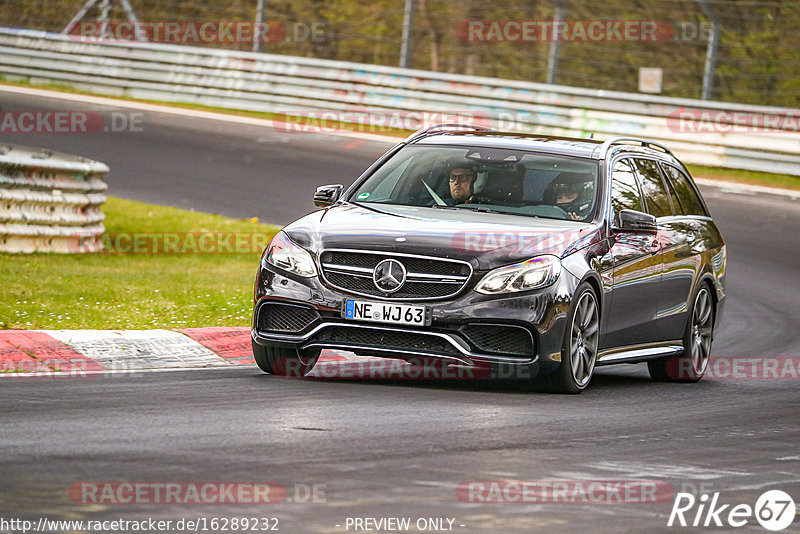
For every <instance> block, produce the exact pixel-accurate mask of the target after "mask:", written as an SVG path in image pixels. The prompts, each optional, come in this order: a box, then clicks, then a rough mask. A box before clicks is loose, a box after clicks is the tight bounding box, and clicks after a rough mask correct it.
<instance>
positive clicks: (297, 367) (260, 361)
mask: <svg viewBox="0 0 800 534" xmlns="http://www.w3.org/2000/svg"><path fill="white" fill-rule="evenodd" d="M251 342H252V345H253V357H254V359H255V360H256V365H258V367H259V369H261V370H262V371H264V372H265V373H269V374H271V375H278V376H293V377H303V376H305V375H307V374H308V373H310V372H311V370H312V369H313V368H314V366H315V365H316V364H317V359H318V358H319V353H320V350H319V349H317V350H314V349H309V350H301V349H290V348H285V347H263V346H261V345H259V344H258V343H256V342H255V341H252V340H251Z"/></svg>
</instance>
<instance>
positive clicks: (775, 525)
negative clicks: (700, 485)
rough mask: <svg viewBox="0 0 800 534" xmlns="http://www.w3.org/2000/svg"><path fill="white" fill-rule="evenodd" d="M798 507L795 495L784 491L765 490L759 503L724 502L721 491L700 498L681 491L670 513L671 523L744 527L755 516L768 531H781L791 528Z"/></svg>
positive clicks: (758, 500) (692, 525)
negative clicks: (721, 500)
mask: <svg viewBox="0 0 800 534" xmlns="http://www.w3.org/2000/svg"><path fill="white" fill-rule="evenodd" d="M795 513H796V508H795V504H794V500H793V499H792V497H791V496H790V495H789V494H788V493H786V492H784V491H781V490H770V491H767V492H764V493H762V494H761V495H760V496H759V497H758V499H757V500H756V503H755V506H750V505H749V504H744V503H742V504H735V505H732V504H730V503H725V504H723V503H721V502H720V499H719V492H715V493H714V494H713V495H711V496H709V495H708V494H707V493H703V494H702V495H700V497H699V498H697V497H695V496H694V495H693V494H691V493H683V492H681V493H678V494H677V495H676V496H675V502H674V503H673V505H672V511H671V512H670V514H669V521H668V522H667V526H668V527H671V526H674V525H675V526H681V527H687V526H691V527H706V528H708V527H724V528H731V527H733V528H740V527H743V526H745V525H747V524H748V523H749V522H750V520H751V519H755V520H756V521H758V523H759V524H760V525H761V526H762V527H764V528H765V529H767V530H771V531H773V532H778V531H781V530H785V529H787V528H789V525H791V524H792V521H794V518H795Z"/></svg>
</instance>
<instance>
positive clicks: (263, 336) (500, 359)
mask: <svg viewBox="0 0 800 534" xmlns="http://www.w3.org/2000/svg"><path fill="white" fill-rule="evenodd" d="M332 326H336V327H346V328H364V329H371V330H385V331H388V332H407V333H410V334H417V335H420V334H422V335H427V336H433V337H438V338H440V339H444V340H445V341H447V342H448V343H450V344H451V345H452V346H453V347H455V348H456V350H458V352H459V355H453V354H439V353H428V352H418V351H409V350H403V351H402V352H403V354H408V355H409V356H423V357H427V358H440V359H444V360H453V361H455V362H458V363H460V364H462V365H469V366H475V365H477V362H478V361H481V362H489V363H509V364H532V363H535V362H536V361H537V360H538V356H533V357H532V358H528V359H524V360H523V359H521V358H510V357H507V356H496V355H493V354H480V353H475V352H471V351H470V350H469V349H468V348H467V347H465V346H463V344H462V342H459V340H458V339H456V338H455V337H453V336H452V335H450V334H447V333H443V332H428V331H420V330H409V329H405V328H388V327H385V326H372V325H363V324H351V323H344V322H330V321H329V322H323V323H320V324H318V325H317V326H315V327H314V328H313V329H311V330H310V331H308V332H306V333H305V334H301V335H292V334H274V333H265V332H257V331H256V330H255V329H253V331H252V336H253V340H255V342H256V343H259V344H263V343H268V342H270V341H276V342H281V343H294V344H298V345H300V346H301V347H300V348H303V349H307V348H331V349H333V348H338V349H343V350H348V349H362V350H369V351H373V352H385V353H387V354H388V353H394V354H397V353H398V351H396V350H393V349H386V348H382V347H371V346H368V345H358V344H348V343H325V342H321V343H313V342H312V343H308V340H309V339H310V338H311V337H312V336H313V335H314V334H316V333H317V332H319V331H320V330H322V329H324V328H328V327H332Z"/></svg>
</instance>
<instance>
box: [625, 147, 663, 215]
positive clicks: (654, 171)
mask: <svg viewBox="0 0 800 534" xmlns="http://www.w3.org/2000/svg"><path fill="white" fill-rule="evenodd" d="M633 161H634V164H635V165H636V170H637V171H639V179H640V180H641V182H640V183H641V184H642V196H643V197H644V201H645V202H646V203H647V213H649V214H650V215H655V216H656V217H668V216H670V215H672V206H670V203H669V193H668V192H667V188H666V187H665V186H664V181H663V180H662V179H661V171H659V170H658V164H657V163H656V162H655V161H653V160H649V159H635V160H633Z"/></svg>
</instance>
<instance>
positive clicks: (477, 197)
mask: <svg viewBox="0 0 800 534" xmlns="http://www.w3.org/2000/svg"><path fill="white" fill-rule="evenodd" d="M597 168H598V166H597V162H595V161H592V160H587V159H580V158H570V157H565V156H552V155H543V154H537V153H531V152H524V151H519V150H510V149H498V148H486V147H441V146H425V145H414V146H408V147H404V148H403V149H402V150H400V151H399V152H398V153H397V154H395V155H394V156H393V157H392V158H391V159H390V160H389V161H387V162H386V163H385V164H384V165H383V166H381V168H380V169H378V170H377V171H376V172H375V173H374V174H373V175H372V176H370V177H369V178H368V179H367V180H366V181H365V182H364V183H363V184H362V185H361V186H360V187H359V188H358V189H357V190H356V191H355V192H354V193H353V195H351V197H350V201H354V202H362V203H376V204H399V205H405V206H427V207H431V208H453V209H456V208H461V209H472V210H476V211H490V212H499V213H507V214H513V215H524V216H536V217H547V218H553V219H567V220H576V221H587V220H589V219H590V218H591V216H592V215H593V213H594V207H595V204H596V203H597V202H596V198H597V189H598V188H597Z"/></svg>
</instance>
